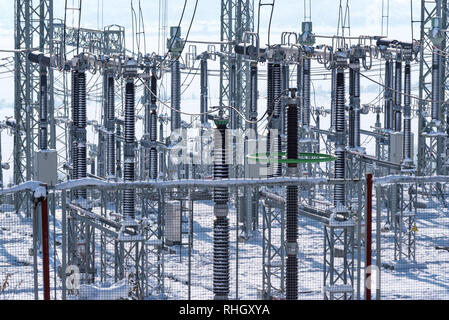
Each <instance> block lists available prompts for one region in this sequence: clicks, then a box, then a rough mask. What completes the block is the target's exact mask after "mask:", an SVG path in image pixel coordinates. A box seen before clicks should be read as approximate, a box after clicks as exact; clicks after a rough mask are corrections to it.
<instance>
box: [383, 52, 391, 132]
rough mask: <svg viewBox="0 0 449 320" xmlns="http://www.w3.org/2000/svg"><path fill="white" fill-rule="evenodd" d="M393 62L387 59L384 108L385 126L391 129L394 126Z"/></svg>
mask: <svg viewBox="0 0 449 320" xmlns="http://www.w3.org/2000/svg"><path fill="white" fill-rule="evenodd" d="M392 80H393V62H392V61H390V60H389V59H387V60H386V61H385V92H384V99H385V110H384V127H385V129H389V130H391V129H392V128H393V125H392V124H393V116H392V115H393V105H392V104H393V100H392V99H393V91H392V88H393V81H392Z"/></svg>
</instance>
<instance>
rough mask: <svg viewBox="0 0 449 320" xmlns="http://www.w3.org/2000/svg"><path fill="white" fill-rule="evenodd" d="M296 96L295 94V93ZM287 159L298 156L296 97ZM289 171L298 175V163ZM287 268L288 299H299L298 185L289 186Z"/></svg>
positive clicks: (290, 117) (291, 107) (290, 110)
mask: <svg viewBox="0 0 449 320" xmlns="http://www.w3.org/2000/svg"><path fill="white" fill-rule="evenodd" d="M293 98H294V94H293ZM286 115H287V159H297V158H298V104H297V101H296V99H295V100H293V101H289V103H288V105H287V114H286ZM287 170H288V171H287V172H288V173H289V174H290V175H293V176H294V175H296V173H297V164H296V163H289V164H288V168H287ZM286 207H287V208H286V209H287V211H286V213H287V224H286V229H287V230H286V231H287V232H286V235H287V268H286V299H287V300H296V299H298V258H297V253H298V245H297V240H298V187H297V186H287V206H286Z"/></svg>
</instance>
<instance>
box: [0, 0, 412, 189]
mask: <svg viewBox="0 0 449 320" xmlns="http://www.w3.org/2000/svg"><path fill="white" fill-rule="evenodd" d="M34 1H36V0H34ZM159 1H160V0H141V3H142V12H143V17H144V23H145V33H146V46H147V51H148V52H157V50H158V30H159ZM167 1H168V12H167V26H168V27H170V26H176V25H177V24H178V22H179V18H180V16H181V12H182V7H183V4H184V1H183V0H167ZM14 2H15V1H14V0H0V8H1V11H0V49H13V48H14ZM64 2H65V0H54V17H55V18H58V19H63V18H64ZM67 2H68V5H69V6H74V3H73V2H75V3H76V2H78V0H67ZM254 2H255V4H256V8H255V20H256V22H255V25H256V26H257V20H258V18H257V4H258V2H259V1H258V0H255V1H254ZM263 2H267V0H264V1H263ZM311 2H312V21H313V29H314V30H313V31H314V33H315V34H317V35H334V34H336V32H337V22H338V6H339V0H312V1H311ZM342 2H345V0H343V1H342ZM382 2H383V1H382V0H357V1H356V0H350V1H349V5H350V25H351V35H353V36H358V35H380V34H381V22H382ZM384 2H385V3H387V2H388V1H387V0H384ZM420 2H421V1H420V0H390V6H389V32H388V37H389V38H395V39H398V40H403V41H410V40H411V38H412V35H411V4H413V15H414V20H419V18H420ZM220 3H221V0H198V9H197V13H196V16H195V21H194V24H193V27H192V29H191V32H190V36H189V39H190V40H213V41H218V40H220ZM133 4H134V8H136V10H137V8H138V4H139V1H138V0H133ZM194 6H195V0H188V2H187V9H186V12H185V15H184V19H183V21H182V24H181V27H182V36H183V37H185V35H186V32H187V29H188V26H189V24H190V21H191V18H192V13H193V9H194ZM98 8H100V10H98ZM303 11H304V10H303V0H276V4H275V8H274V13H273V19H272V28H271V43H276V42H278V43H279V42H280V36H281V33H282V32H283V31H294V32H300V26H301V22H302V21H303V19H304V12H303ZM269 14H270V9H269V7H263V8H262V10H261V15H260V37H261V44H265V43H266V42H267V28H268V21H269ZM73 21H74V18H73V17H72V13H70V14H68V18H67V24H68V25H71V24H72V23H73ZM131 21H132V20H131V0H84V1H83V7H82V17H81V27H85V28H102V27H103V26H107V25H111V24H118V25H122V26H124V27H125V28H126V40H127V41H126V45H127V48H128V49H132V32H131V29H132V28H131V27H132V22H131ZM418 32H419V24H417V23H416V24H415V25H414V38H418V37H419V34H418ZM322 41H324V40H323V39H318V42H320V43H323V42H322ZM164 42H165V40H164ZM187 49H188V47H186V50H187ZM206 49H207V46H202V45H199V46H198V48H197V52H198V53H200V52H202V51H204V50H206ZM11 55H12V54H11V53H1V52H0V59H1V58H4V57H8V56H11ZM1 64H2V61H1V60H0V66H1ZM314 65H315V63H314ZM315 66H316V65H315ZM210 68H213V69H217V68H218V64H217V63H210ZM260 68H261V69H262V68H265V66H260ZM415 68H416V67H415ZM415 70H416V69H415ZM5 71H6V70H5V68H1V67H0V110H1V113H0V120H3V119H4V117H5V116H13V111H14V109H13V102H14V81H13V80H14V78H13V73H11V72H9V73H7V72H6V73H5ZM415 74H416V73H414V79H413V81H412V83H413V86H412V91H414V92H413V93H414V94H417V92H416V90H417V85H416V82H417V81H416V80H417V79H416V75H415ZM165 79H166V80H165V81H167V77H166V78H165ZM192 80H193V81H192V85H191V86H190V87H189V88H188V90H186V92H185V94H184V95H183V106H182V108H183V110H186V111H189V112H192V111H193V112H195V111H199V102H198V96H199V86H198V81H199V77H196V78H195V79H192ZM318 80H323V79H315V80H314V81H313V82H312V84H313V93H314V96H313V99H312V104H313V105H317V106H325V107H327V106H326V105H328V104H329V102H330V84H329V81H318ZM189 81H190V80H189ZM368 86H370V87H369V88H368ZM209 90H210V92H209V96H210V97H211V99H212V102H211V105H216V104H215V103H216V100H217V97H218V81H217V80H216V78H214V79H211V80H210V88H209ZM259 90H260V97H261V98H263V97H264V96H265V95H266V85H265V83H260V85H259ZM362 90H364V92H365V93H363V96H362V97H361V99H362V103H366V102H369V101H371V100H372V99H373V98H374V97H375V96H376V95H377V93H376V92H377V91H378V89H377V86H373V84H372V83H371V82H369V81H366V80H365V79H362ZM368 91H369V93H368ZM362 92H363V91H362ZM89 103H90V104H89V112H90V114H91V115H92V117H95V118H98V117H99V110H100V107H101V105H100V104H99V103H95V102H89ZM259 105H260V109H261V110H260V114H263V112H264V111H263V110H264V108H265V105H266V103H264V101H263V100H262V101H260V102H259ZM161 112H162V113H164V112H168V110H162V111H161ZM88 116H89V117H91V116H90V115H88ZM373 116H374V115H373ZM369 118H370V119H369V121H366V120H368V119H367V118H366V120H364V121H363V122H362V127H363V129H369V127H370V126H371V125H373V124H374V121H375V119H372V118H371V115H370V116H369ZM90 119H92V118H90ZM98 120H99V119H98ZM185 120H187V119H185ZM326 122H328V119H323V120H322V127H324V128H327V126H326V124H325V123H326ZM413 122H416V121H413ZM139 126H140V124H139ZM138 128H139V127H138ZM138 128H137V129H138ZM412 129H413V130H414V131H415V129H416V128H415V124H414V123H413V124H412ZM138 130H139V129H138ZM89 135H93V133H89ZM89 139H94V138H93V136H90V138H89ZM90 141H94V140H90ZM2 142H3V143H2V146H3V148H2V156H3V161H8V160H11V157H10V156H11V155H12V139H11V136H10V135H9V134H7V133H6V132H5V131H4V132H3V133H2ZM415 142H416V139H415ZM369 149H370V150H368V151H369V152H370V153H372V152H371V151H372V150H371V149H372V146H371V147H370V148H369ZM10 164H11V165H12V162H11V161H10ZM11 173H12V170H8V171H7V172H4V175H5V183H6V182H8V181H9V179H10V175H11Z"/></svg>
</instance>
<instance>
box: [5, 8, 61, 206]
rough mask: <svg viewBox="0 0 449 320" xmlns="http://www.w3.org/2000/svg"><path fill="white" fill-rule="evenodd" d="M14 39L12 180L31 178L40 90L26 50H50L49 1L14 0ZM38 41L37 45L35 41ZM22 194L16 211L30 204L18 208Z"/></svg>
mask: <svg viewBox="0 0 449 320" xmlns="http://www.w3.org/2000/svg"><path fill="white" fill-rule="evenodd" d="M14 4H15V8H14V13H15V19H14V24H15V26H14V29H15V39H14V48H15V49H16V50H20V51H17V52H16V53H15V56H14V63H15V67H14V70H15V73H14V118H15V121H16V128H15V131H14V183H15V184H20V183H22V182H25V181H28V180H31V178H32V172H33V167H32V156H33V150H34V149H35V148H37V147H38V136H39V134H38V132H39V120H38V119H39V116H38V114H39V105H33V101H34V100H35V98H36V97H38V96H39V94H40V93H39V91H40V86H39V82H40V66H39V64H35V65H33V64H32V63H30V62H29V61H28V59H27V54H28V52H27V50H26V49H30V48H33V47H39V49H40V51H42V52H44V51H47V52H48V51H51V44H50V42H51V41H50V40H51V38H52V34H53V0H34V1H32V0H15V1H14ZM35 41H38V44H35ZM52 88H53V74H52V72H51V71H50V72H49V77H48V90H49V95H50V97H49V105H48V108H49V110H50V111H52V109H53V97H52V90H53V89H52ZM49 117H50V121H49V122H50V138H51V139H52V140H51V144H52V145H53V144H54V142H55V141H54V139H55V133H54V120H52V119H53V114H52V113H51V112H50V115H49ZM24 199H25V198H24V196H23V195H17V196H16V198H15V207H16V210H20V209H24V210H26V212H29V210H30V207H29V206H28V204H27V205H26V207H22V204H23V201H24Z"/></svg>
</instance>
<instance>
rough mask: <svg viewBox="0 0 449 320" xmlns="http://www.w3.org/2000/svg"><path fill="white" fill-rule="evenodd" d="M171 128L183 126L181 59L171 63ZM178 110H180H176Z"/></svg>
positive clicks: (173, 129)
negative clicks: (181, 111) (181, 112)
mask: <svg viewBox="0 0 449 320" xmlns="http://www.w3.org/2000/svg"><path fill="white" fill-rule="evenodd" d="M171 108H172V109H171V130H172V132H173V131H175V130H176V129H179V128H181V114H180V113H179V112H178V111H179V110H181V71H180V69H179V60H178V59H175V60H173V61H172V63H171ZM176 110H178V111H176Z"/></svg>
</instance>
